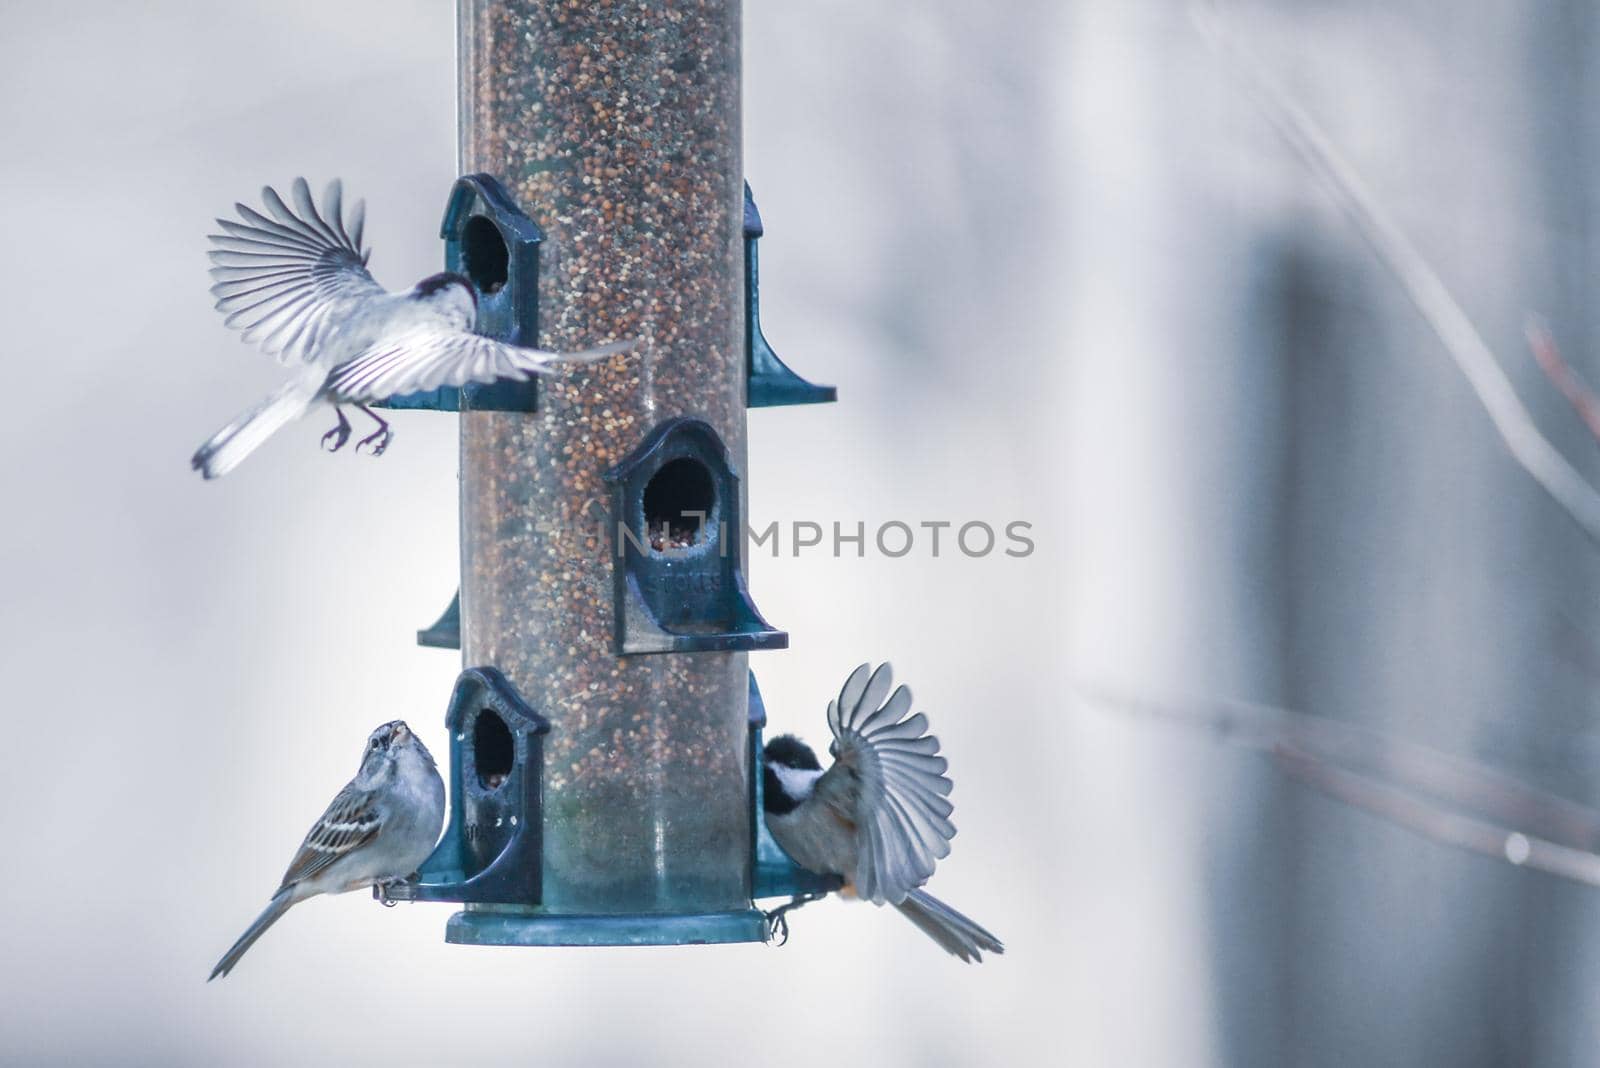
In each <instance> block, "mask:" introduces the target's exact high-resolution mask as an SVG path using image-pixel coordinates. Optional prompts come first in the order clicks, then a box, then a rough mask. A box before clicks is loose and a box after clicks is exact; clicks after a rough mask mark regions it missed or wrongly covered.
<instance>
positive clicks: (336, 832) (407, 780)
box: [207, 720, 444, 982]
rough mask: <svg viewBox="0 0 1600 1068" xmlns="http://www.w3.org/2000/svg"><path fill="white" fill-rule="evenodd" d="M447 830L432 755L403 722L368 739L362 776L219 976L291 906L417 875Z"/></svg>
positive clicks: (316, 831) (322, 823)
mask: <svg viewBox="0 0 1600 1068" xmlns="http://www.w3.org/2000/svg"><path fill="white" fill-rule="evenodd" d="M443 826H444V780H443V779H441V778H440V777H439V769H438V768H437V767H435V766H434V763H433V756H432V754H430V753H429V752H428V748H427V746H425V745H423V744H422V739H420V738H418V737H417V736H416V735H415V734H412V733H411V728H409V727H407V726H406V725H405V724H404V723H403V722H401V721H400V720H395V721H394V722H393V723H385V724H384V725H383V726H381V727H379V728H378V729H377V730H375V731H373V732H372V734H371V735H370V736H369V737H368V738H367V748H366V752H365V753H364V754H363V755H362V758H361V770H360V771H358V772H356V777H355V778H354V779H351V780H350V782H349V784H348V785H346V786H345V788H344V789H343V790H340V791H339V795H338V796H337V797H335V798H334V799H333V804H331V805H329V806H328V810H327V811H326V812H324V813H323V814H322V818H321V819H319V820H317V822H316V824H315V825H314V826H313V827H312V828H311V831H310V833H309V834H307V835H306V837H305V841H303V842H301V843H300V850H299V852H297V853H296V854H295V855H294V859H293V860H292V861H290V862H289V870H288V871H287V872H285V873H284V876H283V883H282V885H280V886H279V887H278V891H277V893H275V894H273V895H272V900H271V901H270V902H269V903H268V904H267V907H266V909H264V910H263V911H262V913H261V915H260V916H257V917H256V921H255V922H254V923H252V924H251V925H250V926H249V928H248V929H246V931H245V932H244V934H242V935H240V936H239V940H238V941H237V942H235V943H234V944H233V947H232V948H231V949H229V950H228V952H226V953H224V954H223V955H222V959H221V960H220V961H218V962H217V966H216V967H215V968H213V969H212V971H211V978H212V979H215V978H216V977H217V976H219V975H227V974H228V973H229V972H231V971H233V968H234V965H236V964H238V963H239V958H240V957H242V956H244V954H245V951H246V950H248V949H249V948H250V947H251V946H253V945H255V943H256V939H258V938H260V937H261V936H262V935H263V934H264V933H266V930H267V928H268V927H271V926H272V925H273V924H274V923H277V922H278V920H279V918H280V917H282V916H283V914H284V913H285V912H288V911H289V907H290V906H291V905H296V904H298V903H300V902H302V901H304V900H305V899H306V898H308V897H315V896H316V895H318V894H342V893H344V892H345V891H347V890H360V889H362V888H363V887H368V886H372V885H373V884H380V885H381V884H385V883H391V882H395V881H397V880H402V879H405V878H407V877H408V876H410V875H412V874H414V873H415V872H416V870H417V868H418V867H419V866H420V865H421V864H422V862H423V861H424V860H426V859H428V854H429V853H430V852H432V851H433V847H434V844H435V843H436V842H437V841H438V840H439V831H440V829H441V828H442V827H443ZM209 981H210V980H207V982H209Z"/></svg>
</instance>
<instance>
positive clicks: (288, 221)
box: [211, 178, 384, 364]
mask: <svg viewBox="0 0 1600 1068" xmlns="http://www.w3.org/2000/svg"><path fill="white" fill-rule="evenodd" d="M289 192H290V198H291V199H292V200H293V201H294V210H291V209H290V207H289V206H288V205H287V204H285V203H284V202H283V198H282V197H280V196H278V193H277V191H276V190H274V189H273V188H272V187H271V186H267V187H266V188H265V189H263V190H262V191H261V199H262V202H263V203H264V204H265V205H266V207H267V210H268V211H269V212H271V214H272V217H271V218H268V217H267V216H266V215H263V214H261V213H260V212H258V211H256V210H254V209H253V208H247V207H245V206H244V205H243V204H235V205H234V208H235V209H236V210H237V211H238V212H239V218H240V219H242V220H244V221H243V222H231V221H229V220H227V219H218V220H217V225H218V226H220V227H222V229H223V231H224V232H223V233H220V234H212V235H211V243H212V244H213V245H215V246H216V248H214V249H212V250H211V261H212V263H214V264H215V266H214V267H212V268H211V277H212V278H214V279H215V280H216V284H215V285H213V286H212V287H211V293H212V295H213V296H215V297H216V298H217V310H218V311H220V312H222V313H223V314H225V315H226V316H227V317H228V325H229V326H231V327H233V328H235V329H237V330H243V331H244V340H246V341H254V342H257V343H258V344H259V345H260V346H261V348H262V351H264V352H266V353H267V354H268V355H273V356H277V357H278V360H279V362H281V363H285V364H292V363H295V362H297V361H300V362H305V363H310V362H312V361H313V360H315V359H316V355H317V350H318V348H319V347H320V346H321V343H322V342H323V341H324V340H325V339H326V338H327V336H328V335H329V333H330V332H331V331H332V330H334V329H335V328H336V327H337V325H338V324H339V323H340V322H341V321H343V320H344V319H345V317H346V316H348V315H349V314H350V312H351V311H352V310H354V309H355V308H356V307H358V306H359V305H360V304H361V303H362V302H363V301H365V300H367V299H369V298H371V297H374V296H378V295H381V294H382V293H383V291H384V290H383V287H382V286H380V285H378V283H377V282H375V281H373V279H372V275H370V274H368V273H367V257H368V256H370V255H371V253H370V252H368V251H365V250H363V249H362V247H361V229H362V226H363V224H364V222H365V218H366V213H365V206H364V204H363V203H362V202H361V201H357V202H356V204H355V208H354V210H353V211H352V212H351V213H350V221H349V224H348V225H346V222H345V219H344V206H343V191H342V189H341V187H340V184H339V182H338V180H337V179H335V180H334V181H332V182H329V183H328V190H327V192H326V193H324V194H323V196H322V211H321V212H318V211H317V206H316V204H315V203H314V202H313V201H312V199H311V189H310V187H309V186H307V185H306V180H305V179H304V178H296V179H295V180H294V185H293V186H291V187H290V191H289Z"/></svg>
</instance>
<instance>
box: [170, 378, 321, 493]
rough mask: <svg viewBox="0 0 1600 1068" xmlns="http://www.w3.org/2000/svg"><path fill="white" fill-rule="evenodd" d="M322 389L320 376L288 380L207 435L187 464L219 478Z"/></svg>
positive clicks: (301, 410) (291, 419) (293, 417)
mask: <svg viewBox="0 0 1600 1068" xmlns="http://www.w3.org/2000/svg"><path fill="white" fill-rule="evenodd" d="M321 389H322V377H321V376H311V375H307V376H303V377H300V378H294V379H290V380H289V381H288V382H287V383H285V384H284V385H283V387H282V388H280V389H279V390H278V391H277V392H276V393H274V394H272V395H271V396H270V397H268V398H267V399H266V400H264V401H262V402H261V403H260V404H258V405H256V406H255V407H254V408H251V409H250V410H249V411H248V412H245V413H244V414H243V415H241V416H239V418H237V419H235V420H234V421H233V422H231V423H229V424H228V425H227V426H225V427H223V428H222V429H221V430H219V431H217V432H216V433H215V434H213V435H211V440H210V441H207V442H206V443H205V444H204V445H202V446H200V448H198V449H196V450H195V454H194V456H193V458H191V459H190V460H189V466H191V467H193V468H194V469H195V470H196V471H198V472H200V473H201V474H202V475H204V476H205V477H206V478H221V477H222V476H223V475H225V474H227V473H228V472H229V471H232V470H233V469H234V468H235V467H238V466H239V462H240V461H241V460H243V459H244V458H245V457H246V456H249V455H250V454H251V453H253V452H255V451H256V450H257V449H258V448H260V447H261V444H262V442H264V441H266V440H267V439H268V438H270V437H271V436H272V435H273V434H276V433H277V432H278V431H279V430H282V429H283V428H284V427H285V426H287V425H289V424H290V423H292V422H294V421H295V420H296V419H298V418H300V416H302V415H304V414H305V411H306V409H307V408H308V407H310V406H311V402H312V400H314V399H315V398H316V395H317V393H318V392H320V391H321Z"/></svg>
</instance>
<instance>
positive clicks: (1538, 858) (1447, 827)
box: [1272, 746, 1600, 886]
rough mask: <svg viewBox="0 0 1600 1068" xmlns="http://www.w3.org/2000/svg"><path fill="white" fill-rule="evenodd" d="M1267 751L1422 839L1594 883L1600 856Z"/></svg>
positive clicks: (1291, 771)
mask: <svg viewBox="0 0 1600 1068" xmlns="http://www.w3.org/2000/svg"><path fill="white" fill-rule="evenodd" d="M1272 755H1273V759H1274V761H1275V762H1276V763H1277V765H1278V767H1280V768H1282V769H1283V771H1284V773H1285V774H1287V775H1289V776H1290V777H1291V778H1295V779H1299V780H1300V781H1301V782H1303V783H1305V784H1306V785H1308V786H1312V787H1314V788H1316V789H1318V790H1320V791H1322V792H1323V793H1325V794H1327V795H1328V796H1329V797H1331V798H1333V799H1334V800H1336V801H1343V802H1344V803H1345V804H1347V805H1350V806H1352V807H1354V808H1360V809H1364V810H1366V811H1367V812H1371V813H1372V814H1373V815H1376V816H1379V817H1382V818H1383V819H1386V820H1388V821H1389V822H1390V823H1393V824H1396V825H1398V826H1401V827H1404V828H1406V829H1407V830H1410V831H1414V832H1416V833H1417V834H1420V835H1422V836H1423V837H1424V838H1431V839H1432V840H1434V841H1435V842H1441V843H1443V844H1445V845H1450V846H1455V847H1457V848H1459V849H1465V850H1469V851H1470V852H1473V853H1481V854H1482V855H1484V856H1486V857H1493V858H1495V859H1497V860H1504V861H1506V862H1508V863H1511V864H1515V865H1517V866H1518V867H1525V868H1532V869H1534V870H1535V871H1542V872H1544V873H1546V874H1548V875H1555V876H1559V877H1560V878H1563V879H1571V880H1573V881H1574V882H1580V883H1584V884H1586V885H1588V886H1600V856H1596V855H1595V854H1593V853H1590V852H1586V851H1584V850H1581V849H1573V848H1570V847H1568V846H1564V845H1560V844H1558V843H1555V842H1551V841H1547V840H1546V839H1543V838H1538V837H1535V836H1531V835H1526V834H1523V833H1522V832H1520V831H1514V830H1510V829H1508V828H1506V827H1501V826H1499V825H1497V824H1494V823H1490V822H1489V821H1487V820H1482V819H1477V818H1474V817H1472V816H1467V815H1462V814H1460V813H1456V812H1451V811H1449V810H1448V809H1444V808H1440V807H1438V806H1436V805H1430V804H1427V803H1425V802H1420V801H1418V800H1417V799H1416V798H1414V797H1411V796H1409V795H1408V794H1406V793H1405V792H1404V791H1403V790H1400V789H1398V788H1396V787H1394V786H1391V785H1389V784H1387V783H1384V782H1381V781H1379V780H1377V779H1371V778H1368V777H1366V776H1364V775H1358V774H1356V773H1355V772H1352V771H1346V770H1345V769H1343V768H1339V767H1336V766H1334V765H1332V764H1328V763H1325V762H1323V761H1321V760H1318V759H1317V758H1316V757H1314V756H1311V755H1309V754H1307V753H1302V752H1300V751H1298V750H1295V749H1292V748H1290V747H1288V746H1280V747H1277V748H1275V749H1274V750H1273V754H1272Z"/></svg>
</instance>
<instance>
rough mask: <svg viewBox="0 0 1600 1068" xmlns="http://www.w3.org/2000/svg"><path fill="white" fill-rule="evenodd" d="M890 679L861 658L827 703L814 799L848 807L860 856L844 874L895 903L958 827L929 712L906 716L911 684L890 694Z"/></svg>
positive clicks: (865, 893) (868, 894)
mask: <svg viewBox="0 0 1600 1068" xmlns="http://www.w3.org/2000/svg"><path fill="white" fill-rule="evenodd" d="M893 681H894V676H893V673H892V670H891V669H890V667H889V665H888V664H883V665H882V666H880V667H879V668H878V669H877V670H876V671H871V670H870V669H869V667H868V665H866V664H862V665H861V666H860V667H858V668H856V670H855V671H854V672H852V673H851V675H850V677H849V678H848V679H846V680H845V684H844V687H843V689H841V690H840V691H839V697H838V699H837V700H835V701H832V702H830V703H829V705H828V726H829V727H830V728H831V729H832V731H833V737H834V741H833V745H832V752H833V756H834V763H833V766H832V767H830V768H829V769H828V771H827V773H826V774H825V775H823V777H822V778H821V779H819V780H818V782H817V787H816V797H817V798H818V799H821V800H824V801H827V802H828V803H831V804H834V805H835V806H841V807H846V808H847V810H848V811H850V813H851V815H852V817H853V819H854V822H855V824H856V829H857V835H856V843H857V856H856V863H855V870H854V871H853V872H846V873H845V874H847V875H848V876H849V877H850V881H851V882H852V883H853V884H854V887H855V890H856V892H857V893H858V894H859V895H860V896H861V897H863V898H866V899H868V900H870V901H873V902H875V903H878V904H883V903H884V902H889V903H891V904H898V903H899V902H900V901H902V900H904V899H905V896H906V895H907V894H908V893H910V892H911V891H912V890H914V889H916V888H917V887H918V886H921V885H922V884H923V883H924V882H926V881H927V880H928V877H929V876H931V875H932V874H933V871H934V867H935V865H936V864H937V863H938V861H939V860H940V859H942V858H943V857H946V856H949V854H950V839H951V838H954V837H955V833H956V828H955V825H954V824H952V823H951V822H950V818H949V817H950V814H951V813H952V812H953V811H954V806H952V805H951V804H950V802H949V800H947V797H948V795H949V793H950V790H951V782H950V780H949V779H948V778H947V777H946V776H945V774H944V773H945V770H946V768H947V767H948V764H947V762H946V761H945V759H944V758H943V757H941V756H939V755H938V753H939V740H938V739H937V738H935V737H934V736H933V735H931V734H928V733H927V731H928V719H927V717H926V716H924V715H923V714H922V713H920V712H919V713H917V714H916V715H913V716H909V717H908V716H907V715H906V714H907V713H908V712H910V710H911V691H910V690H909V689H907V688H906V687H904V686H901V687H900V688H899V689H897V690H895V691H894V692H893V693H892V694H891V693H890V692H889V688H890V686H891V685H893ZM886 697H887V700H885V698H886Z"/></svg>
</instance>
